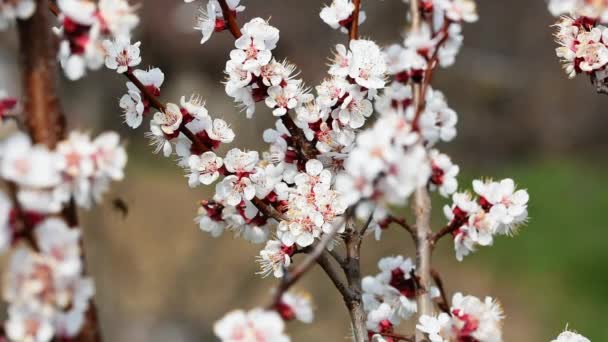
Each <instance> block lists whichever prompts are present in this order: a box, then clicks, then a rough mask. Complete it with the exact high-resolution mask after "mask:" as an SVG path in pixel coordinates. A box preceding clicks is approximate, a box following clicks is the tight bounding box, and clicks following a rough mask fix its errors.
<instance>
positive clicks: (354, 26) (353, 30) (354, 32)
mask: <svg viewBox="0 0 608 342" xmlns="http://www.w3.org/2000/svg"><path fill="white" fill-rule="evenodd" d="M353 4H354V5H355V9H354V11H353V21H352V22H351V24H350V29H349V30H348V35H349V37H350V39H351V40H355V39H359V12H360V10H361V0H354V1H353Z"/></svg>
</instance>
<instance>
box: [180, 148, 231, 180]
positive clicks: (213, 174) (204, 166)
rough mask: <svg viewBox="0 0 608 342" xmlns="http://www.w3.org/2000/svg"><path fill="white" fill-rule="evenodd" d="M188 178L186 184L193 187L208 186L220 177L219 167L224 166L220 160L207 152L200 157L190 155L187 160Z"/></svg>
mask: <svg viewBox="0 0 608 342" xmlns="http://www.w3.org/2000/svg"><path fill="white" fill-rule="evenodd" d="M188 165H189V167H190V171H191V173H190V176H189V178H188V184H189V185H190V186H191V187H195V186H197V185H199V184H204V185H210V184H211V183H213V182H215V180H216V179H218V177H219V176H220V171H221V167H222V166H223V165H224V162H223V160H222V158H220V157H218V156H216V155H215V153H213V152H211V151H208V152H205V153H203V154H202V155H200V156H197V155H191V156H190V158H188Z"/></svg>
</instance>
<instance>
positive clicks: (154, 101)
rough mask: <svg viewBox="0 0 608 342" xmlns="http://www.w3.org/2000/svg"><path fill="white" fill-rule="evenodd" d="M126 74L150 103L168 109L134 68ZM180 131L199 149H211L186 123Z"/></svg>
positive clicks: (158, 107) (155, 106) (157, 107)
mask: <svg viewBox="0 0 608 342" xmlns="http://www.w3.org/2000/svg"><path fill="white" fill-rule="evenodd" d="M124 75H125V76H126V77H127V78H128V79H129V81H131V83H133V84H134V85H135V86H136V87H137V89H139V91H140V92H141V93H142V95H143V96H144V97H145V98H146V99H147V100H148V102H150V105H151V106H152V107H154V108H156V109H158V110H160V111H161V112H163V113H164V112H165V111H166V110H167V107H166V106H165V105H164V104H163V103H162V102H161V101H160V99H159V98H158V97H156V96H155V95H154V94H152V92H150V90H149V89H148V88H147V87H146V86H145V85H144V84H143V83H141V81H140V80H139V79H138V78H137V76H135V74H134V73H133V71H132V70H130V69H129V70H128V71H127V72H125V73H124ZM179 131H180V132H181V133H182V134H184V135H185V136H186V138H188V139H189V140H190V141H191V142H192V145H194V147H195V149H196V150H197V151H209V150H210V149H209V146H207V145H205V143H203V142H202V141H201V140H200V139H199V137H198V136H197V135H196V134H194V133H193V132H192V131H191V130H190V129H188V127H186V125H183V124H182V125H181V126H180V127H179Z"/></svg>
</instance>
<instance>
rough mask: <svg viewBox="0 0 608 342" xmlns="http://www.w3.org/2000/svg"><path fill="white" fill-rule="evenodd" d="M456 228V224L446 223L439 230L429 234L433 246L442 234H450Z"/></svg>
mask: <svg viewBox="0 0 608 342" xmlns="http://www.w3.org/2000/svg"><path fill="white" fill-rule="evenodd" d="M457 229H458V226H457V225H455V224H448V225H447V226H445V227H443V228H441V230H439V231H438V232H436V233H435V234H433V235H432V236H431V239H430V240H431V244H432V245H433V246H435V244H437V242H438V241H439V240H440V239H441V238H442V237H444V236H446V235H449V234H452V233H453V232H455V231H456V230H457Z"/></svg>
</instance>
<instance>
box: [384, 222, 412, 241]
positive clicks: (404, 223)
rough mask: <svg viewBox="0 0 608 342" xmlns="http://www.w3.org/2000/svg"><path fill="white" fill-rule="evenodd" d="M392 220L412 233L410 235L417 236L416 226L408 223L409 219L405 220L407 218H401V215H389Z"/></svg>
mask: <svg viewBox="0 0 608 342" xmlns="http://www.w3.org/2000/svg"><path fill="white" fill-rule="evenodd" d="M389 219H390V222H394V223H396V224H397V225H398V226H400V227H401V228H403V229H405V230H406V231H407V232H408V233H410V235H411V236H412V237H413V238H414V240H415V238H416V231H415V230H414V227H412V226H411V225H409V224H408V223H407V221H406V220H405V218H400V217H395V216H389Z"/></svg>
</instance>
